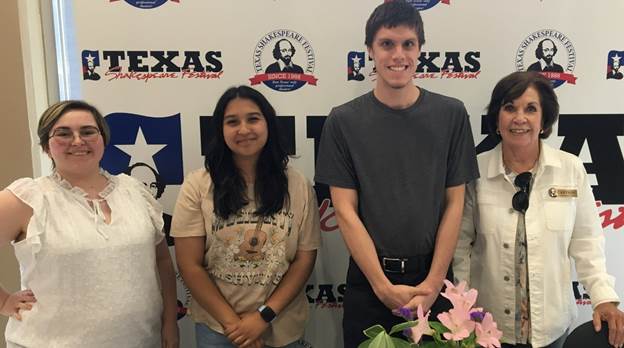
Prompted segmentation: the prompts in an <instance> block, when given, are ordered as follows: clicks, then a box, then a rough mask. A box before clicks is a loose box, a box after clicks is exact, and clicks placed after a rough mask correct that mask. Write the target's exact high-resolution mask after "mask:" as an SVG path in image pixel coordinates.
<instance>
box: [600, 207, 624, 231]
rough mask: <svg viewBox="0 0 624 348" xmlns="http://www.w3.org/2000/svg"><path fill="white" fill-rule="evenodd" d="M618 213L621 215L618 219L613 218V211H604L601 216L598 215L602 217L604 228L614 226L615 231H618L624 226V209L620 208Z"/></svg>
mask: <svg viewBox="0 0 624 348" xmlns="http://www.w3.org/2000/svg"><path fill="white" fill-rule="evenodd" d="M618 212H619V214H618V216H616V217H612V216H613V210H612V209H607V210H603V211H602V212H601V213H600V214H598V215H600V217H602V228H605V227H608V226H613V229H614V230H617V229H619V228H621V227H622V226H624V207H619V208H618Z"/></svg>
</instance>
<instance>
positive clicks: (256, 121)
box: [223, 98, 269, 161]
mask: <svg viewBox="0 0 624 348" xmlns="http://www.w3.org/2000/svg"><path fill="white" fill-rule="evenodd" d="M268 135H269V131H268V128H267V123H266V119H265V118H264V115H262V112H261V111H260V108H259V107H258V105H256V103H254V102H253V101H251V100H250V99H244V98H234V99H232V100H231V101H230V102H229V103H228V105H227V106H226V108H225V113H224V117H223V138H224V140H225V144H226V145H227V147H228V148H229V149H230V150H231V151H232V156H233V158H234V160H235V161H237V160H241V159H252V160H254V161H255V160H257V159H258V157H259V156H260V153H261V152H262V149H263V148H264V145H265V144H266V142H267V139H268Z"/></svg>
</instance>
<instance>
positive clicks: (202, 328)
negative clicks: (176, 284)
mask: <svg viewBox="0 0 624 348" xmlns="http://www.w3.org/2000/svg"><path fill="white" fill-rule="evenodd" d="M195 339H196V341H197V348H236V346H234V345H233V344H232V342H230V340H228V338H227V337H226V336H224V335H222V334H220V333H218V332H216V331H214V330H213V329H211V328H209V327H208V326H206V325H204V324H200V323H195ZM265 347H267V348H270V347H269V346H265ZM280 348H312V345H311V344H310V343H308V342H306V341H304V340H303V339H299V340H296V341H295V342H292V343H289V344H287V345H285V346H283V347H280Z"/></svg>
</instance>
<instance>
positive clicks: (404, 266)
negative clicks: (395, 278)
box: [379, 254, 433, 274]
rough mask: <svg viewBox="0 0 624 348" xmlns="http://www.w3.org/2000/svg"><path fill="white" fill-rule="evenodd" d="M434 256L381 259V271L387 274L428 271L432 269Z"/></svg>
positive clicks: (384, 257) (383, 257)
mask: <svg viewBox="0 0 624 348" xmlns="http://www.w3.org/2000/svg"><path fill="white" fill-rule="evenodd" d="M432 260H433V255H432V254H429V255H421V256H416V257H389V256H381V257H379V262H380V263H381V269H382V270H383V271H384V272H387V273H398V274H405V273H412V272H417V271H422V270H427V269H429V268H430V267H431V261H432Z"/></svg>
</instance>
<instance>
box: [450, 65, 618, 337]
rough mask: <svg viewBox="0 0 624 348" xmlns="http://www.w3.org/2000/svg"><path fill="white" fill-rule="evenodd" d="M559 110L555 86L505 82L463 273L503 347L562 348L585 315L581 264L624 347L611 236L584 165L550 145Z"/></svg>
mask: <svg viewBox="0 0 624 348" xmlns="http://www.w3.org/2000/svg"><path fill="white" fill-rule="evenodd" d="M558 113H559V105H558V102H557V96H556V95H555V93H554V91H553V88H552V85H551V83H550V81H549V80H547V79H546V78H544V77H543V76H542V75H540V74H538V73H534V72H516V73H513V74H511V75H509V76H507V77H505V78H503V79H502V80H501V81H499V82H498V84H497V85H496V87H495V88H494V91H493V92H492V98H491V100H490V104H489V107H488V113H487V122H488V126H489V128H490V130H491V131H492V133H495V136H498V137H499V139H502V142H501V143H500V144H498V145H497V146H496V147H495V148H494V149H492V150H490V151H488V152H486V153H483V154H481V155H480V156H479V157H478V162H479V171H480V173H481V178H479V179H478V180H476V181H475V182H472V183H471V184H469V185H468V187H467V191H466V203H465V207H464V216H463V220H462V229H461V234H460V237H459V241H458V245H457V251H456V254H455V258H454V262H453V268H454V271H455V276H456V278H457V279H458V280H467V281H468V283H469V284H470V286H471V287H474V288H477V289H478V290H479V298H478V300H477V302H478V303H477V305H478V306H480V307H484V308H485V309H486V310H487V311H490V312H492V313H493V315H494V318H495V320H496V321H497V323H498V326H499V329H501V330H502V331H503V338H502V340H501V341H502V342H504V343H503V347H561V346H562V345H563V342H564V340H565V337H566V334H567V331H568V328H569V327H570V325H571V324H572V323H573V321H574V318H575V317H576V315H577V311H576V304H575V298H574V296H573V292H572V289H571V284H572V278H571V272H572V260H574V263H575V266H576V273H577V275H578V279H579V281H580V282H581V283H582V284H583V286H584V287H585V289H586V290H587V291H588V292H589V295H590V297H591V300H592V306H593V308H594V326H595V327H596V329H599V328H600V326H601V320H604V321H607V322H608V327H609V342H610V343H611V344H613V345H615V346H616V347H621V346H622V344H623V343H624V313H622V312H621V311H620V310H618V308H617V305H618V303H619V298H618V296H617V294H616V292H615V289H614V278H613V277H612V276H610V275H608V274H607V270H606V266H605V255H604V238H603V232H602V227H601V225H600V221H599V219H598V213H597V211H596V206H595V199H594V196H593V194H592V190H591V187H590V185H589V183H588V181H587V173H586V172H585V169H584V167H583V164H582V162H581V161H580V160H579V159H578V158H577V157H576V156H573V155H571V154H569V153H566V152H563V151H560V150H557V149H554V148H552V147H550V146H548V145H546V144H545V143H544V142H543V141H542V139H545V138H546V137H548V136H549V135H550V133H551V131H552V125H553V124H554V123H555V121H556V120H557V117H558Z"/></svg>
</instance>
